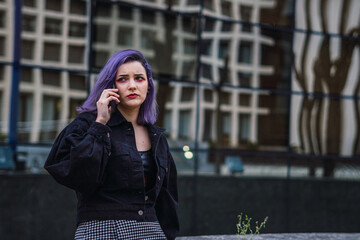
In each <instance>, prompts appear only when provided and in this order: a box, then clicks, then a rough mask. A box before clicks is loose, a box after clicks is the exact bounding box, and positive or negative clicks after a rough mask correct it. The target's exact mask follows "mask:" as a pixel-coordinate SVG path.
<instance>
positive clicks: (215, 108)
mask: <svg viewBox="0 0 360 240" xmlns="http://www.w3.org/2000/svg"><path fill="white" fill-rule="evenodd" d="M91 2H92V4H90V1H83V0H60V1H59V0H23V7H22V33H21V82H20V96H19V109H18V118H19V121H18V131H17V132H18V134H17V136H18V141H19V142H21V143H22V144H38V143H48V144H51V142H52V141H53V140H54V138H55V137H56V135H57V134H58V133H59V131H61V129H62V128H63V127H64V126H65V125H66V124H68V123H69V122H70V121H71V120H72V119H73V118H74V117H75V116H76V107H77V106H79V105H81V103H82V102H83V101H84V99H85V98H86V96H87V94H88V92H89V90H90V89H91V87H92V85H93V83H94V81H95V80H96V75H97V73H98V71H99V70H100V69H101V67H102V66H103V65H104V64H105V63H106V61H107V59H108V58H109V57H110V56H111V55H112V54H113V53H115V52H116V51H119V50H122V49H128V48H133V49H138V50H140V51H141V52H143V53H144V55H145V56H146V58H147V59H148V61H149V62H150V65H151V67H152V70H153V73H154V79H155V81H156V86H157V90H158V95H157V100H158V104H159V110H160V114H159V119H158V125H160V126H162V127H165V128H166V129H167V132H166V134H167V135H168V139H169V142H170V146H171V147H172V149H173V154H174V157H175V159H176V161H177V164H178V166H179V169H180V170H183V171H205V172H214V171H216V172H219V171H220V168H221V166H223V163H224V161H225V159H226V156H227V155H235V156H243V155H246V154H248V155H249V156H250V157H249V158H247V157H245V158H244V159H243V160H245V164H249V165H251V164H252V161H253V162H258V160H259V157H257V155H259V154H260V155H261V156H264V157H262V158H263V159H265V162H266V164H265V165H275V166H279V164H280V165H284V164H285V168H284V169H285V170H284V171H283V172H282V174H285V175H286V174H288V172H289V171H288V169H287V168H286V165H287V161H289V160H288V159H286V157H285V158H284V155H286V154H288V155H289V154H290V155H291V156H293V155H294V156H295V157H299V158H301V159H303V158H306V156H307V155H309V154H310V155H311V156H312V157H316V158H320V159H323V158H326V157H327V156H328V155H331V156H335V157H338V158H344V157H345V158H354V157H355V156H356V155H358V151H359V150H358V147H356V146H358V145H359V144H358V142H359V139H360V137H359V136H358V135H359V134H358V133H357V132H358V131H354V129H358V126H359V123H360V121H359V120H358V119H360V118H359V117H358V116H359V114H358V112H359V107H358V102H359V99H358V98H359V96H358V94H359V93H358V92H359V90H358V85H359V76H360V73H359V68H358V66H359V41H360V40H359V27H360V26H359V24H360V23H359V15H358V12H359V10H360V2H359V1H357V0H352V1H331V0H328V1H311V3H309V1H305V0H298V1H294V0H222V1H220V0H205V1H197V0H175V1H164V0H153V1H151V0H137V1H105V0H103V1H100V0H98V1H91ZM13 7H14V6H13V1H10V0H2V1H0V64H1V65H0V106H1V111H0V130H1V133H2V136H3V139H4V141H6V136H7V135H8V133H9V132H8V131H9V128H8V125H9V114H10V110H11V106H10V104H9V99H10V93H11V91H10V89H11V78H12V75H11V67H12V61H13V60H12V49H13V48H14V44H13V29H14V26H13V24H14V21H13V20H12V19H13V18H14V16H13ZM320 13H321V14H320ZM320 70H321V71H320ZM342 70H344V71H342ZM345 116H346V117H345ZM183 145H188V146H190V148H191V149H192V151H194V153H195V155H194V157H193V158H191V159H187V158H186V157H184V155H183V150H182V146H183ZM330 149H332V150H330ZM249 151H250V152H251V153H249ZM267 153H270V156H271V157H270V158H268V159H267V156H268V155H267ZM274 156H275V157H274ZM274 158H276V159H281V161H280V162H279V161H278V160H274ZM195 162H196V163H197V164H195ZM260 162H262V164H263V165H264V161H263V160H262V161H260ZM195 167H196V168H197V169H195ZM313 168H316V166H315V167H311V168H309V169H310V170H306V171H309V172H308V173H309V174H310V175H311V174H313ZM248 169H251V168H250V167H249V168H248ZM305 169H307V165H306V164H305ZM334 169H335V167H333V171H332V172H331V171H330V174H329V175H333V173H334Z"/></svg>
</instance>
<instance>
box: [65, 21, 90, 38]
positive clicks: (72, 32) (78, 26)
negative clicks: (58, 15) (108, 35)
mask: <svg viewBox="0 0 360 240" xmlns="http://www.w3.org/2000/svg"><path fill="white" fill-rule="evenodd" d="M85 36H86V23H81V22H73V21H70V22H69V37H81V38H82V37H85Z"/></svg>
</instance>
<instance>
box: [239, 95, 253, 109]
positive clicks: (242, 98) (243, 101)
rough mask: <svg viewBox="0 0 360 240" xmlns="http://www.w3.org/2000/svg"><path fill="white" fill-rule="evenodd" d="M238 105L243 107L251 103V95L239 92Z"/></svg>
mask: <svg viewBox="0 0 360 240" xmlns="http://www.w3.org/2000/svg"><path fill="white" fill-rule="evenodd" d="M239 105H240V106H244V107H249V106H250V105H251V95H250V94H246V93H241V94H240V95H239Z"/></svg>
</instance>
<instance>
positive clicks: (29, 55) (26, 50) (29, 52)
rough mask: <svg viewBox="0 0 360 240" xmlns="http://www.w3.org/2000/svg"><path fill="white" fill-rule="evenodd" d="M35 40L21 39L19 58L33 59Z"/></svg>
mask: <svg viewBox="0 0 360 240" xmlns="http://www.w3.org/2000/svg"><path fill="white" fill-rule="evenodd" d="M34 48H35V42H34V41H32V40H22V44H21V58H23V59H34Z"/></svg>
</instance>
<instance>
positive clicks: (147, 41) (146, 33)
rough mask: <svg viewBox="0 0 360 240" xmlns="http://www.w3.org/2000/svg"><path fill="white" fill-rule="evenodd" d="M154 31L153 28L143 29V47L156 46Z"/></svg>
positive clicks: (151, 47) (150, 47)
mask: <svg viewBox="0 0 360 240" xmlns="http://www.w3.org/2000/svg"><path fill="white" fill-rule="evenodd" d="M155 36H156V35H155V33H154V31H151V30H142V31H141V47H142V48H144V49H153V48H154V38H155Z"/></svg>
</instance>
